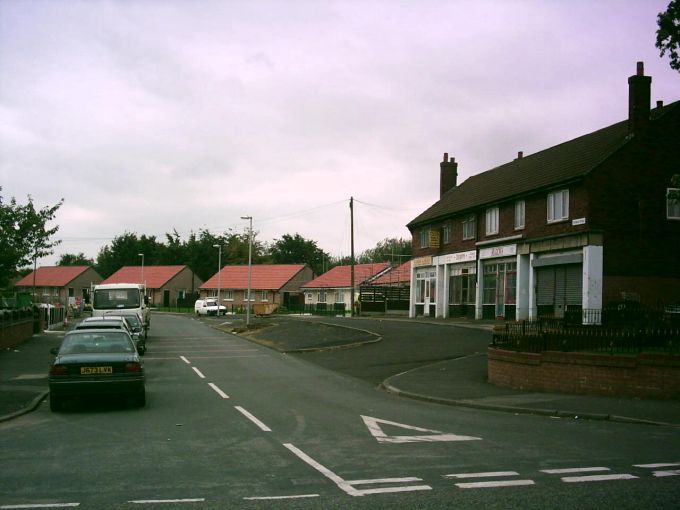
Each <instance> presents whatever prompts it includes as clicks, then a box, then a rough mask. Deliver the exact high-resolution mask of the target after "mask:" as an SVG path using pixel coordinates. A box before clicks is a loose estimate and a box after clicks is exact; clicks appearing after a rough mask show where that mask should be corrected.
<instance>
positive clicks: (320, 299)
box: [319, 290, 326, 303]
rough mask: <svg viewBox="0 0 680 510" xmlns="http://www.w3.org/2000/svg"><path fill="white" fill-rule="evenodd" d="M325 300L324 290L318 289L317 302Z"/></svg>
mask: <svg viewBox="0 0 680 510" xmlns="http://www.w3.org/2000/svg"><path fill="white" fill-rule="evenodd" d="M325 302H326V291H325V290H320V291H319V303H325Z"/></svg>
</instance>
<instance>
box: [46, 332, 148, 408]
mask: <svg viewBox="0 0 680 510" xmlns="http://www.w3.org/2000/svg"><path fill="white" fill-rule="evenodd" d="M50 352H52V354H56V358H55V359H54V362H53V363H52V367H51V368H50V372H49V379H48V380H49V388H50V409H51V410H52V411H59V410H61V408H62V405H63V403H64V401H66V400H68V399H71V398H76V397H83V396H113V395H116V396H118V395H122V396H128V397H133V398H134V399H135V400H136V403H137V404H138V405H139V406H144V405H146V389H145V375H144V365H143V364H142V362H141V360H140V357H139V354H138V353H137V349H136V348H135V344H134V342H133V341H132V338H131V337H130V335H129V334H128V333H127V332H126V331H124V330H122V329H76V330H73V331H69V332H68V333H66V335H65V336H64V341H63V342H62V344H61V347H59V348H58V349H52V351H50Z"/></svg>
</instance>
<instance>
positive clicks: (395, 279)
mask: <svg viewBox="0 0 680 510" xmlns="http://www.w3.org/2000/svg"><path fill="white" fill-rule="evenodd" d="M400 283H411V261H410V260H409V261H408V262H404V263H403V264H402V265H400V266H397V267H393V268H392V269H391V270H390V271H389V272H387V273H385V274H384V275H382V276H380V277H379V278H376V279H375V280H373V281H372V282H371V284H372V285H397V284H400Z"/></svg>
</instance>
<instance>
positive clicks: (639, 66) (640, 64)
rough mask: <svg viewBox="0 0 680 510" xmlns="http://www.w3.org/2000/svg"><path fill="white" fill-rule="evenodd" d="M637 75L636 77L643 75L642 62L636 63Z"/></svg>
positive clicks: (643, 64)
mask: <svg viewBox="0 0 680 510" xmlns="http://www.w3.org/2000/svg"><path fill="white" fill-rule="evenodd" d="M637 75H638V76H644V75H645V63H644V62H638V63H637Z"/></svg>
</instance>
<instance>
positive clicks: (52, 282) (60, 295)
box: [14, 266, 102, 306]
mask: <svg viewBox="0 0 680 510" xmlns="http://www.w3.org/2000/svg"><path fill="white" fill-rule="evenodd" d="M101 281H102V277H101V276H100V274H99V273H97V271H95V270H94V268H92V267H90V266H47V267H39V268H37V269H36V270H35V271H31V272H30V273H29V274H28V275H26V276H24V277H23V278H22V279H21V280H19V281H18V282H17V283H16V284H15V285H14V286H15V288H16V289H17V291H19V292H27V293H29V294H32V295H33V302H36V303H37V302H42V303H48V304H52V305H56V304H61V305H63V306H66V305H80V304H81V303H87V302H89V301H90V287H91V286H92V285H97V284H98V283H100V282H101Z"/></svg>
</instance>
